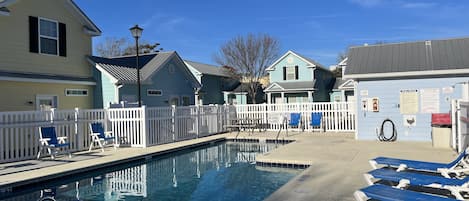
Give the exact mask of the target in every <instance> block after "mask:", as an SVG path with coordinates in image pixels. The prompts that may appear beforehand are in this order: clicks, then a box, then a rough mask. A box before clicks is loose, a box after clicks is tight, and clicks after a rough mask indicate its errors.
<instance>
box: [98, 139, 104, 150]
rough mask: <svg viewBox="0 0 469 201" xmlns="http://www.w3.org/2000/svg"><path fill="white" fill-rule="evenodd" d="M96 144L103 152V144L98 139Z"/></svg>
mask: <svg viewBox="0 0 469 201" xmlns="http://www.w3.org/2000/svg"><path fill="white" fill-rule="evenodd" d="M98 145H99V147H101V152H104V146H103V143H101V140H98Z"/></svg>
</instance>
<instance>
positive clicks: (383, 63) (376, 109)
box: [345, 38, 469, 141]
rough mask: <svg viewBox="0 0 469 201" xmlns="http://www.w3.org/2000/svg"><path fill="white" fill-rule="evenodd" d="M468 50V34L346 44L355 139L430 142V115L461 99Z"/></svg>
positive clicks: (468, 71) (467, 73) (468, 69)
mask: <svg viewBox="0 0 469 201" xmlns="http://www.w3.org/2000/svg"><path fill="white" fill-rule="evenodd" d="M468 52H469V38H460V39H448V40H431V41H419V42H409V43H397V44H384V45H371V46H362V47H352V48H350V51H349V57H348V58H349V59H348V64H347V68H346V69H345V78H346V79H354V80H355V81H356V89H355V92H356V96H357V113H356V116H357V132H356V138H357V139H364V140H375V139H377V136H378V135H380V134H383V135H384V136H385V137H387V138H390V137H391V136H392V134H393V133H394V134H395V135H396V136H397V140H399V141H431V140H432V135H431V131H432V129H431V114H432V113H449V112H450V108H451V100H452V99H459V98H462V97H463V96H462V93H463V90H462V88H463V87H462V83H465V82H467V81H469V57H468ZM466 93H467V91H466ZM385 120H387V121H386V122H385ZM383 122H384V125H383ZM392 124H394V127H393V126H392Z"/></svg>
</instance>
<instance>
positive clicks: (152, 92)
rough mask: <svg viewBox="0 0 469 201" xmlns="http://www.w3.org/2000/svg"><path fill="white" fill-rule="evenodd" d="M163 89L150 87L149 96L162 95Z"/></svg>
mask: <svg viewBox="0 0 469 201" xmlns="http://www.w3.org/2000/svg"><path fill="white" fill-rule="evenodd" d="M162 95H163V91H161V90H156V89H148V90H147V96H162Z"/></svg>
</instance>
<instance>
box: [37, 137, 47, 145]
mask: <svg viewBox="0 0 469 201" xmlns="http://www.w3.org/2000/svg"><path fill="white" fill-rule="evenodd" d="M49 140H50V138H42V139H39V142H41V145H49Z"/></svg>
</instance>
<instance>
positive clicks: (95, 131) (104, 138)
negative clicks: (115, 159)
mask: <svg viewBox="0 0 469 201" xmlns="http://www.w3.org/2000/svg"><path fill="white" fill-rule="evenodd" d="M90 132H91V138H92V141H91V143H90V148H89V150H88V151H91V149H93V145H94V143H95V142H96V143H98V145H99V147H101V151H102V152H104V146H106V145H112V146H114V149H116V140H115V139H116V138H115V137H114V136H112V131H104V127H103V124H101V123H91V124H90ZM110 142H112V144H110Z"/></svg>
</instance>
